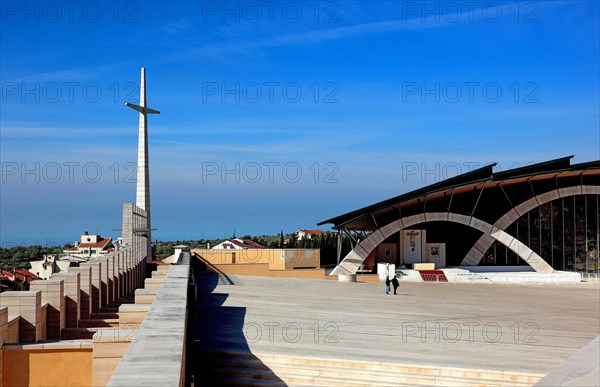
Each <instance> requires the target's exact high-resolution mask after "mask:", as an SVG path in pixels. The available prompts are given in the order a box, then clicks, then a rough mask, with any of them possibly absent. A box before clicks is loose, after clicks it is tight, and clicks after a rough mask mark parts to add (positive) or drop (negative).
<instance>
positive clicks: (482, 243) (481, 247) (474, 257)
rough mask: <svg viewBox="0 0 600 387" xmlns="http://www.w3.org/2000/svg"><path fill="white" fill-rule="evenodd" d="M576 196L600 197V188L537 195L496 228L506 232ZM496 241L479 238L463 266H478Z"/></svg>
mask: <svg viewBox="0 0 600 387" xmlns="http://www.w3.org/2000/svg"><path fill="white" fill-rule="evenodd" d="M576 195H600V186H597V185H578V186H575V187H568V188H558V189H555V190H552V191H548V192H546V193H543V194H540V195H536V196H534V197H532V198H531V199H528V200H526V201H524V202H523V203H521V204H519V205H518V206H516V207H514V208H511V209H510V210H509V211H508V212H507V213H506V214H504V215H502V216H501V217H500V219H498V220H497V221H496V222H495V223H494V225H493V226H494V227H496V228H497V229H499V230H506V229H507V228H508V226H510V225H511V224H512V223H513V222H514V221H516V220H517V219H519V218H520V217H521V216H523V215H525V214H526V213H528V212H529V211H531V210H533V209H534V208H536V207H539V206H541V205H543V204H546V203H548V202H551V201H553V200H556V199H560V198H565V197H569V196H576ZM494 241H495V239H494V238H491V237H490V236H489V235H486V234H485V233H484V234H483V235H482V236H481V237H480V238H479V240H478V241H477V242H476V243H475V244H474V245H473V247H471V250H470V251H469V252H468V253H467V255H466V256H465V257H464V258H463V260H462V262H461V265H462V266H477V265H479V262H480V261H481V259H482V258H483V255H484V254H485V253H486V251H488V249H489V248H490V246H492V244H493V243H494Z"/></svg>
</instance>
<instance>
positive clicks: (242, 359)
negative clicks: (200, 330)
mask: <svg viewBox="0 0 600 387" xmlns="http://www.w3.org/2000/svg"><path fill="white" fill-rule="evenodd" d="M274 356H275V360H270V361H267V362H263V361H261V360H260V359H259V358H257V357H255V355H254V354H251V353H222V352H211V354H210V355H207V354H205V356H202V357H201V358H203V361H204V362H206V364H211V365H213V367H215V368H219V367H224V368H227V367H229V368H236V369H244V368H245V369H248V370H249V372H250V373H251V372H252V370H254V369H256V368H264V367H265V366H267V367H269V368H270V369H271V370H272V371H274V372H275V374H277V375H280V374H284V373H285V374H294V375H303V376H312V377H316V376H319V377H327V378H333V379H335V378H348V377H349V376H352V378H353V379H357V380H369V381H371V382H372V381H378V382H381V383H399V382H401V383H407V384H424V385H431V384H432V383H433V384H438V385H450V386H452V385H456V384H460V385H491V384H510V385H513V386H528V385H531V384H533V383H535V382H537V381H538V380H540V378H541V377H542V376H543V375H535V374H523V373H518V372H513V373H510V372H503V371H496V370H471V369H460V368H450V367H439V368H436V367H432V366H418V365H410V364H394V363H379V362H365V361H349V360H337V359H314V358H302V357H293V356H286V355H274Z"/></svg>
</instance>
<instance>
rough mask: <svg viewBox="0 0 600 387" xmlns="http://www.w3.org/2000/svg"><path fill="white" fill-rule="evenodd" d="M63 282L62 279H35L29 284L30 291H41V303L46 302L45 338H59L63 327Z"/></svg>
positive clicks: (64, 316) (64, 310) (64, 308)
mask: <svg viewBox="0 0 600 387" xmlns="http://www.w3.org/2000/svg"><path fill="white" fill-rule="evenodd" d="M64 286H65V283H64V281H63V280H61V279H60V280H59V279H50V280H36V281H32V282H31V283H30V284H29V289H30V290H31V291H40V292H41V293H42V305H44V304H48V309H47V311H46V339H48V340H60V335H61V332H62V330H63V329H65V319H66V312H67V309H66V305H65V287H64ZM42 333H43V332H42Z"/></svg>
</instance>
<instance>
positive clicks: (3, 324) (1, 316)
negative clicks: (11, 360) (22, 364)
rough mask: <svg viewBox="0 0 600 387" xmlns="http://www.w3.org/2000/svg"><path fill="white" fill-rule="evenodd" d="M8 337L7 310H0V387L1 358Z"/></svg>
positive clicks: (0, 375) (0, 377)
mask: <svg viewBox="0 0 600 387" xmlns="http://www.w3.org/2000/svg"><path fill="white" fill-rule="evenodd" d="M7 337H8V308H0V386H2V385H3V384H2V379H3V378H4V373H3V372H4V367H3V366H2V358H3V357H4V354H3V352H4V349H3V348H4V343H6V338H7Z"/></svg>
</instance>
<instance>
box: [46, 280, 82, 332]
mask: <svg viewBox="0 0 600 387" xmlns="http://www.w3.org/2000/svg"><path fill="white" fill-rule="evenodd" d="M72 269H73V268H70V270H69V271H68V272H67V273H54V274H52V279H57V280H63V281H64V282H65V301H66V307H65V309H66V316H65V327H66V328H77V324H78V323H79V319H80V318H81V308H80V301H79V300H80V294H81V284H80V277H81V274H80V273H79V272H72Z"/></svg>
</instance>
